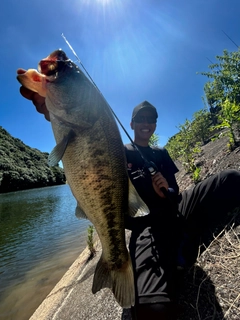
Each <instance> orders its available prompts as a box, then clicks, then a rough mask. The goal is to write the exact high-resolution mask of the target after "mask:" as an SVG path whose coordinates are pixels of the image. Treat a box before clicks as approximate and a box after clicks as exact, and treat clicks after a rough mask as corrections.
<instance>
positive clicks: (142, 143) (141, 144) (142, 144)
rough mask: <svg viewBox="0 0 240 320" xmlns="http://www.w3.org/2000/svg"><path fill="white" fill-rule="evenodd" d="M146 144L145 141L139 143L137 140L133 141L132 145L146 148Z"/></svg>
mask: <svg viewBox="0 0 240 320" xmlns="http://www.w3.org/2000/svg"><path fill="white" fill-rule="evenodd" d="M148 142H149V141H148V140H146V141H145V140H140V141H139V140H136V139H135V140H134V143H135V144H137V145H138V146H140V147H148Z"/></svg>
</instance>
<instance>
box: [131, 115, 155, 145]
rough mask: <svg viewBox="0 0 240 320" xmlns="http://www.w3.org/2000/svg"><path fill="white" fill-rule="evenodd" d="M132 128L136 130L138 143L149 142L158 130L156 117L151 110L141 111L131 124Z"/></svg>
mask: <svg viewBox="0 0 240 320" xmlns="http://www.w3.org/2000/svg"><path fill="white" fill-rule="evenodd" d="M154 121H155V122H154ZM152 122H153V123H152ZM131 128H132V129H133V130H134V133H135V140H136V141H148V140H149V139H150V137H151V135H152V134H153V133H154V131H155V129H156V117H155V116H154V115H153V112H152V111H150V110H147V109H143V110H140V111H139V112H138V113H137V116H136V117H135V118H134V120H133V121H132V122H131Z"/></svg>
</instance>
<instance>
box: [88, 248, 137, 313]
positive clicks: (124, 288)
mask: <svg viewBox="0 0 240 320" xmlns="http://www.w3.org/2000/svg"><path fill="white" fill-rule="evenodd" d="M102 288H110V289H111V290H112V292H113V294H114V296H115V299H116V300H117V302H118V303H119V304H120V306H121V307H123V308H130V307H131V306H133V305H134V303H135V289H134V276H133V268H132V262H131V258H130V255H129V254H128V261H127V262H126V263H125V264H124V265H123V266H122V267H121V269H114V270H110V269H109V268H108V265H107V263H106V262H105V261H104V259H103V256H101V258H100V260H99V261H98V264H97V266H96V270H95V273H94V278H93V286H92V293H93V294H94V293H96V292H98V291H99V290H101V289H102Z"/></svg>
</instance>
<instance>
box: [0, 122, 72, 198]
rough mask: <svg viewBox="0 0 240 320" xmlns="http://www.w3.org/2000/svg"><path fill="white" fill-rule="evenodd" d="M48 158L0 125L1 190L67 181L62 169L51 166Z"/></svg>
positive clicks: (14, 189)
mask: <svg viewBox="0 0 240 320" xmlns="http://www.w3.org/2000/svg"><path fill="white" fill-rule="evenodd" d="M47 158H48V153H47V152H41V151H39V150H38V149H34V148H30V147H29V146H27V145H25V144H24V143H23V142H22V141H21V140H19V139H17V138H14V137H12V136H11V135H10V134H9V133H8V132H7V131H6V130H5V129H3V128H2V127H1V126H0V193H4V192H10V191H17V190H24V189H32V188H39V187H46V186H53V185H60V184H64V183H65V182H66V178H65V175H64V171H63V169H62V168H60V167H59V166H55V167H49V166H48V164H47Z"/></svg>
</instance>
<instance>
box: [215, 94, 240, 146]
mask: <svg viewBox="0 0 240 320" xmlns="http://www.w3.org/2000/svg"><path fill="white" fill-rule="evenodd" d="M218 120H219V122H220V124H218V125H216V126H215V127H214V128H220V129H224V128H227V129H228V131H227V133H226V134H227V135H228V136H229V143H228V146H229V149H230V150H233V149H234V148H235V147H236V146H237V140H236V136H235V133H234V127H235V125H238V124H239V122H240V106H239V105H237V104H236V103H235V102H231V101H230V100H229V99H226V100H225V102H224V103H223V104H222V111H221V113H219V115H218Z"/></svg>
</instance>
